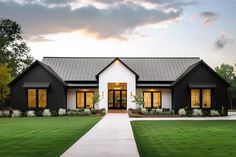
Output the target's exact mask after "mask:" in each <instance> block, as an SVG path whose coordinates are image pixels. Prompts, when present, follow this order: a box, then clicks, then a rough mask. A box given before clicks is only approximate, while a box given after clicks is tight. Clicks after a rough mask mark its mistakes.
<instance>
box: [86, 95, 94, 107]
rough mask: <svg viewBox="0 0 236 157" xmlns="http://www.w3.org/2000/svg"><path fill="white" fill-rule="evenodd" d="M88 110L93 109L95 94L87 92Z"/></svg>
mask: <svg viewBox="0 0 236 157" xmlns="http://www.w3.org/2000/svg"><path fill="white" fill-rule="evenodd" d="M86 108H93V92H86Z"/></svg>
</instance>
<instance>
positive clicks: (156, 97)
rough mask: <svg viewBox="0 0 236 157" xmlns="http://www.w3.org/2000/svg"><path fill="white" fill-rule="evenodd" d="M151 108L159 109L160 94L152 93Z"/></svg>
mask: <svg viewBox="0 0 236 157" xmlns="http://www.w3.org/2000/svg"><path fill="white" fill-rule="evenodd" d="M153 107H154V108H161V92H153Z"/></svg>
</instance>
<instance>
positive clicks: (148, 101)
mask: <svg viewBox="0 0 236 157" xmlns="http://www.w3.org/2000/svg"><path fill="white" fill-rule="evenodd" d="M143 99H144V107H146V108H150V107H152V93H151V92H144V93H143Z"/></svg>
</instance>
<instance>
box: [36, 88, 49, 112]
mask: <svg viewBox="0 0 236 157" xmlns="http://www.w3.org/2000/svg"><path fill="white" fill-rule="evenodd" d="M46 106H47V89H39V90H38V107H40V108H45V107H46Z"/></svg>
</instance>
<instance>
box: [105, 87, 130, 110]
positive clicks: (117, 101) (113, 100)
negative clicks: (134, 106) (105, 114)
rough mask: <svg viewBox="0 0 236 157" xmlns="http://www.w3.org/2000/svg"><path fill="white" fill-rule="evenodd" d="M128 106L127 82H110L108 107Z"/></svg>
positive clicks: (119, 107)
mask: <svg viewBox="0 0 236 157" xmlns="http://www.w3.org/2000/svg"><path fill="white" fill-rule="evenodd" d="M126 108H127V83H108V109H126Z"/></svg>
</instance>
